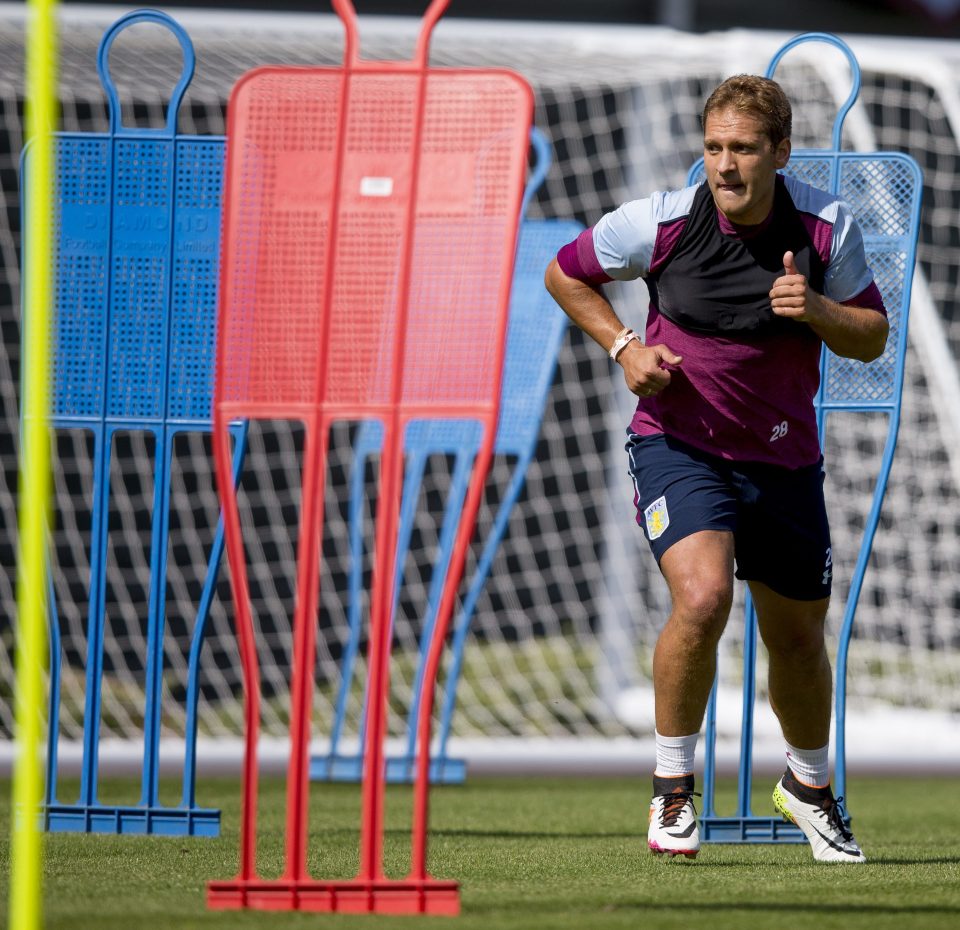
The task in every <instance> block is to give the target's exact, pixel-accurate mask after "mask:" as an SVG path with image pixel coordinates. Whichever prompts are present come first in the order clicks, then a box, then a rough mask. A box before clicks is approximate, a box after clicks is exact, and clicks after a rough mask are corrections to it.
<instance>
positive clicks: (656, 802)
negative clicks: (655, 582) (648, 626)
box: [647, 530, 733, 857]
mask: <svg viewBox="0 0 960 930" xmlns="http://www.w3.org/2000/svg"><path fill="white" fill-rule="evenodd" d="M660 570H661V571H662V572H663V575H664V577H665V578H666V580H667V585H668V586H669V588H670V596H671V600H672V608H671V612H670V617H669V619H668V620H667V624H666V626H665V627H664V628H663V631H662V632H661V634H660V637H659V639H658V640H657V647H656V650H655V652H654V654H653V684H654V694H655V701H656V723H657V768H656V770H655V771H654V774H653V795H654V796H653V800H652V801H651V803H650V827H649V830H648V833H647V844H648V845H649V847H650V849H651V850H653V852H655V853H668V854H670V855H684V856H688V857H693V856H696V854H697V852H698V851H699V849H700V836H699V833H698V831H697V821H696V809H695V808H694V806H693V794H694V781H693V760H694V751H695V749H696V744H697V739H698V737H699V733H700V725H701V724H702V723H703V715H704V712H705V710H706V706H707V699H708V697H709V695H710V688H711V687H712V685H713V679H714V676H715V675H716V667H717V642H718V641H719V639H720V634H721V633H723V628H724V626H725V625H726V622H727V617H728V616H729V614H730V604H731V601H732V598H733V536H732V534H731V533H729V532H725V531H716V530H704V531H701V532H698V533H693V534H692V535H690V536H685V537H684V538H682V539H680V540H678V541H677V542H676V543H674V544H673V545H672V546H671V547H670V548H669V549H667V551H666V552H665V553H664V554H663V555H662V556H661V558H660Z"/></svg>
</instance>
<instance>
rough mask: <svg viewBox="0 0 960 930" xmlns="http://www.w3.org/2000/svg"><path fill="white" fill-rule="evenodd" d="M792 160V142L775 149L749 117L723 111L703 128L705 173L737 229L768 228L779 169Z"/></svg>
mask: <svg viewBox="0 0 960 930" xmlns="http://www.w3.org/2000/svg"><path fill="white" fill-rule="evenodd" d="M789 158H790V140H789V139H783V140H782V141H781V142H780V144H779V145H777V146H773V145H772V144H771V142H770V138H769V136H768V135H767V134H766V132H765V131H764V129H763V126H762V124H761V123H760V121H759V120H758V119H757V118H756V117H754V116H752V115H750V114H749V113H740V112H738V111H737V110H733V109H727V110H718V111H715V112H713V113H710V114H709V115H708V116H707V121H706V125H705V126H704V127H703V167H704V170H705V171H706V175H707V184H709V185H710V193H711V194H713V199H714V201H715V202H716V204H717V208H718V209H719V210H720V212H721V213H723V215H724V216H726V218H727V219H728V220H730V221H731V222H732V223H737V224H739V225H741V226H754V225H756V224H757V223H762V222H763V221H764V220H765V219H766V218H767V214H769V212H770V210H771V208H772V207H773V192H774V185H775V183H776V174H777V169H779V168H783V167H785V166H786V164H787V161H788V160H789Z"/></svg>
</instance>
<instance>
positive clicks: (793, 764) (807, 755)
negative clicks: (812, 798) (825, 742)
mask: <svg viewBox="0 0 960 930" xmlns="http://www.w3.org/2000/svg"><path fill="white" fill-rule="evenodd" d="M786 745H787V765H789V766H790V771H791V772H793V774H794V776H795V777H796V779H797V781H799V782H802V783H803V784H804V785H809V786H810V787H812V788H823V787H824V786H825V785H828V784H830V761H829V758H828V757H829V752H830V747H829V746H824V747H822V748H821V749H797V747H796V746H791V745H790V744H789V743H787V744H786Z"/></svg>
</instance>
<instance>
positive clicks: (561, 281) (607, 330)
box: [544, 259, 682, 397]
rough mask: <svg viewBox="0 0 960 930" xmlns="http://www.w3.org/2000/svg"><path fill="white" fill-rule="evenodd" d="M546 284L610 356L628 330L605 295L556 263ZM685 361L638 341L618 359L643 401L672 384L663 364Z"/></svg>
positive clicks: (568, 313) (631, 388)
mask: <svg viewBox="0 0 960 930" xmlns="http://www.w3.org/2000/svg"><path fill="white" fill-rule="evenodd" d="M544 284H545V285H546V288H547V290H548V291H549V292H550V294H551V295H552V297H553V299H554V300H555V301H556V302H557V303H558V304H559V305H560V307H561V308H562V309H563V311H564V313H566V314H567V316H568V317H570V319H571V320H572V321H573V323H575V324H576V325H577V326H578V327H579V328H580V329H582V330H583V331H584V332H585V333H586V334H587V335H588V336H589V337H590V338H591V339H593V340H594V342H596V343H597V344H598V345H600V346H601V347H602V348H603V350H604V351H605V352H607V353H608V354H609V352H610V349H611V347H612V346H613V343H614V340H615V339H616V337H617V334H618V333H619V332H620V331H621V330H622V329H623V328H624V327H623V324H622V323H621V322H620V319H619V317H618V316H617V314H616V312H615V311H614V309H613V306H612V305H611V304H610V301H609V300H607V298H606V297H605V296H604V294H603V291H602V290H601V289H600V288H599V287H591V286H590V285H589V284H587V283H586V282H584V281H580V280H578V279H577V278H571V277H570V276H569V275H566V274H564V272H563V270H562V269H561V268H560V265H559V264H558V262H557V260H556V259H553V261H551V262H550V264H549V265H548V266H547V271H546V274H545V275H544ZM681 361H682V359H681V358H680V356H679V355H674V353H673V352H671V351H670V349H668V348H667V347H666V346H645V345H643V344H642V343H641V342H639V341H637V340H634V341H632V342H629V343H628V344H627V346H626V347H625V348H624V349H623V350H622V351H621V352H620V354H619V355H618V356H617V363H618V364H619V365H620V366H621V367H622V368H623V377H624V380H625V381H626V384H627V387H628V388H629V389H630V390H631V391H632V392H633V393H634V394H637V395H638V396H640V397H649V396H650V395H651V394H659V393H660V391H662V390H663V389H664V388H665V387H666V386H667V385H668V384H669V383H670V372H669V371H666V370H665V369H663V368H661V367H660V366H661V363H663V362H667V363H668V364H670V365H679V364H680V362H681Z"/></svg>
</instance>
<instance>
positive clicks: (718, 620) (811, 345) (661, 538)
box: [546, 75, 889, 862]
mask: <svg viewBox="0 0 960 930" xmlns="http://www.w3.org/2000/svg"><path fill="white" fill-rule="evenodd" d="M703 131H704V139H703V153H704V169H705V172H706V183H704V184H701V185H699V186H696V187H689V188H685V189H684V190H679V191H668V192H665V193H664V192H661V193H655V194H653V195H651V196H650V197H649V198H648V199H645V200H636V201H633V202H630V203H627V204H624V205H623V206H622V207H620V208H619V209H618V210H615V211H614V212H612V213H609V214H607V215H606V216H604V217H602V218H601V220H600V221H599V222H598V223H597V224H596V226H594V227H593V228H591V229H588V230H586V231H585V232H584V233H583V234H581V235H580V236H579V237H578V238H577V239H576V240H575V241H573V242H571V243H569V244H568V245H566V246H564V247H563V248H562V249H561V250H560V252H559V253H558V255H557V257H556V259H555V260H554V261H553V262H551V264H550V266H549V268H548V269H547V272H546V285H547V288H548V289H549V291H550V293H551V294H552V295H553V296H554V298H555V299H556V301H557V303H559V304H560V306H561V307H562V308H563V309H564V310H565V311H566V313H567V314H568V315H569V317H570V318H571V319H572V320H573V322H574V323H576V324H577V326H579V327H580V328H581V329H582V330H583V331H584V332H586V333H587V334H588V335H589V336H591V337H592V338H593V339H594V340H595V341H596V342H598V343H599V344H600V345H601V346H603V348H604V349H605V350H607V352H608V353H609V355H610V357H611V358H612V359H614V361H616V362H618V363H619V364H620V366H621V367H622V368H623V372H624V379H625V381H626V384H627V387H628V388H629V389H630V390H631V391H632V392H633V393H634V394H636V395H638V397H639V398H640V399H639V401H638V403H637V409H636V413H635V414H634V417H633V420H632V421H631V423H630V427H629V429H628V431H627V433H628V441H627V447H626V448H627V454H628V457H629V467H630V474H631V475H632V477H633V483H634V489H635V495H636V496H635V504H636V507H637V522H638V523H640V524H641V525H642V526H643V527H644V529H645V531H646V535H647V538H648V540H649V543H650V548H651V549H652V550H653V554H654V556H655V557H656V559H657V561H658V563H659V566H660V570H661V572H662V573H663V575H664V577H665V579H666V581H667V585H668V587H669V589H670V596H671V603H672V608H671V613H670V616H669V618H668V620H667V622H666V625H665V626H664V628H663V631H662V632H661V633H660V637H659V640H658V641H657V646H656V650H655V652H654V658H653V677H654V691H655V695H656V729H657V736H656V739H657V767H656V770H655V771H654V775H653V794H654V797H653V801H652V802H651V805H650V827H649V832H648V837H647V841H648V845H649V846H650V849H651V850H653V852H655V853H669V854H671V855H677V854H680V855H685V856H688V857H694V856H696V854H697V852H698V851H699V848H700V837H699V833H698V828H697V821H696V810H695V809H694V806H693V800H692V796H693V794H694V781H693V768H694V752H695V748H696V743H697V739H698V735H699V732H700V726H701V724H702V722H703V716H704V711H705V709H706V704H707V698H708V695H709V692H710V688H711V685H712V682H713V679H714V675H715V672H716V651H717V642H718V640H719V639H720V634H721V633H722V632H723V628H724V626H725V625H726V622H727V617H728V615H729V612H730V605H731V601H732V596H733V579H734V566H736V577H738V578H741V579H743V580H745V581H746V582H747V584H748V585H749V586H750V592H751V594H752V596H753V600H754V603H755V604H756V608H757V616H758V622H759V628H760V634H761V636H762V637H763V641H764V643H765V644H766V647H767V649H768V651H769V656H770V678H769V690H770V703H771V705H772V706H773V710H774V712H775V713H776V715H777V718H778V719H779V721H780V725H781V728H782V730H783V736H784V740H785V741H786V746H787V769H786V772H785V773H784V775H783V777H782V778H781V779H780V781H779V783H778V784H777V786H776V788H775V790H774V793H773V799H774V804H775V805H776V807H777V809H778V810H779V811H780V812H781V813H782V814H783V815H784V816H785V817H787V818H788V819H789V820H792V821H793V822H795V823H796V824H797V825H798V826H799V827H800V829H801V830H803V832H804V834H805V835H806V837H807V838H808V839H809V841H810V845H811V847H812V849H813V855H814V858H815V859H817V860H819V861H822V862H864V861H865V857H864V855H863V852H862V851H861V850H860V847H859V845H858V844H857V842H856V840H855V839H854V838H853V835H852V834H851V833H850V831H849V830H848V829H847V827H846V826H845V823H844V820H843V812H842V809H841V806H840V800H842V799H835V798H834V797H833V792H832V791H831V790H830V783H829V774H828V762H827V749H828V741H829V732H830V711H831V690H832V680H831V672H830V663H829V659H828V658H827V653H826V649H825V645H824V621H825V618H826V614H827V605H828V603H829V597H830V587H831V577H832V557H831V550H830V531H829V527H828V525H827V514H826V508H825V506H824V499H823V459H822V457H821V454H820V445H819V440H818V437H817V424H816V419H815V416H814V407H813V398H814V395H815V394H816V391H817V386H818V383H819V357H820V347H821V344H822V343H826V345H827V346H829V347H830V349H831V350H832V351H833V352H835V353H836V354H837V355H840V356H844V357H846V358H855V359H859V360H861V361H864V362H869V361H872V360H873V359H875V358H877V357H878V356H880V355H881V353H882V352H883V349H884V346H885V344H886V339H887V332H888V329H889V327H888V324H887V319H886V311H885V310H884V306H883V301H882V299H881V297H880V293H879V291H878V290H877V287H876V285H875V284H874V282H873V275H872V274H871V272H870V269H869V268H868V267H867V265H866V259H865V256H864V250H863V240H862V237H861V235H860V231H859V229H858V227H857V225H856V223H855V221H854V219H853V217H852V216H851V214H850V210H849V208H848V207H847V206H846V205H845V204H844V203H842V202H841V201H839V200H838V199H837V198H836V197H834V196H833V195H831V194H826V193H824V192H823V191H820V190H818V189H816V188H813V187H810V186H809V185H806V184H803V183H800V182H799V181H796V180H793V179H790V178H786V177H784V176H782V175H779V174H778V173H777V172H778V169H780V168H783V167H785V166H786V164H787V161H788V160H789V158H790V131H791V110H790V103H789V101H788V100H787V98H786V96H785V95H784V93H783V90H782V89H781V88H780V86H779V85H778V84H777V83H776V82H774V81H771V80H768V79H766V78H760V77H753V76H747V75H739V76H737V77H732V78H729V79H728V80H726V81H724V82H723V84H721V85H720V86H719V87H718V88H717V89H716V90H715V91H714V92H713V94H711V96H710V98H709V99H708V100H707V102H706V105H705V107H704V110H703ZM635 278H644V280H645V281H646V284H647V287H648V289H649V292H650V309H649V313H648V316H647V325H646V339H645V340H641V338H640V337H639V335H637V334H636V333H634V332H633V331H632V330H630V329H629V328H627V327H624V326H623V324H622V323H621V321H620V319H619V318H618V317H617V314H616V313H615V312H614V310H613V307H612V306H611V305H610V303H609V302H608V301H607V299H606V298H605V297H604V294H603V291H602V289H601V285H603V284H604V283H605V282H607V281H611V280H613V279H616V280H619V281H628V280H633V279H635Z"/></svg>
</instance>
